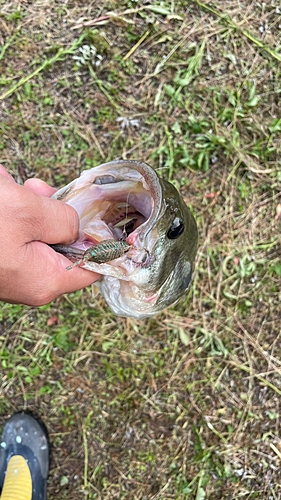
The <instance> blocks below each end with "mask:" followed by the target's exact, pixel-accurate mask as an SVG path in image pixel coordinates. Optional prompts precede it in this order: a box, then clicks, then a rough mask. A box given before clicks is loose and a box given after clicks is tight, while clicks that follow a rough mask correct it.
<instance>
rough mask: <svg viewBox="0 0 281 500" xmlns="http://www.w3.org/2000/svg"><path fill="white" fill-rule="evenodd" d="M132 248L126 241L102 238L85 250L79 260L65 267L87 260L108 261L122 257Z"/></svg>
mask: <svg viewBox="0 0 281 500" xmlns="http://www.w3.org/2000/svg"><path fill="white" fill-rule="evenodd" d="M132 248H134V247H132V246H131V245H129V244H128V243H126V241H115V240H104V241H101V242H100V243H97V244H96V245H93V246H92V247H91V248H89V249H88V250H86V252H85V253H84V255H83V257H82V258H81V259H80V260H78V261H77V262H75V264H72V266H68V267H67V268H66V269H72V268H73V267H75V266H79V264H82V263H83V262H85V261H89V260H90V261H92V262H96V263H97V264H103V263H104V262H110V261H111V260H114V259H118V258H119V257H122V255H124V254H125V253H127V252H128V251H129V250H131V249H132Z"/></svg>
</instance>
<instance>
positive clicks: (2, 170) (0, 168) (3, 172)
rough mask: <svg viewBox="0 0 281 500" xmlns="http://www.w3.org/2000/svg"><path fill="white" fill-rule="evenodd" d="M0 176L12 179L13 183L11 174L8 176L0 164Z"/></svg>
mask: <svg viewBox="0 0 281 500" xmlns="http://www.w3.org/2000/svg"><path fill="white" fill-rule="evenodd" d="M0 175H4V177H8V178H9V179H13V181H14V178H13V177H12V176H11V174H8V172H7V171H6V170H5V168H4V167H3V165H1V164H0Z"/></svg>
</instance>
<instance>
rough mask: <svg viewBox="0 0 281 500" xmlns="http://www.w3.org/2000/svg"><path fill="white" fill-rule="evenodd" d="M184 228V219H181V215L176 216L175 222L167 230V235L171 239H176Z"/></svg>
mask: <svg viewBox="0 0 281 500" xmlns="http://www.w3.org/2000/svg"><path fill="white" fill-rule="evenodd" d="M183 230H184V223H183V220H182V219H180V218H179V217H176V218H175V219H174V221H173V224H172V225H171V227H170V229H169V230H168V232H167V237H168V238H169V240H175V239H176V238H178V237H179V236H180V235H181V234H182V233H183Z"/></svg>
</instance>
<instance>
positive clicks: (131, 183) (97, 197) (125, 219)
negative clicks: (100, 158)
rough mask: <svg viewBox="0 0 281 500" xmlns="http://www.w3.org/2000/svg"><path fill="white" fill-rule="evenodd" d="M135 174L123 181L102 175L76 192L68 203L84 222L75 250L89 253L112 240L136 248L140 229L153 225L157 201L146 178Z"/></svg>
mask: <svg viewBox="0 0 281 500" xmlns="http://www.w3.org/2000/svg"><path fill="white" fill-rule="evenodd" d="M132 172H133V175H131V176H130V175H124V176H122V177H120V176H118V175H117V174H116V175H112V173H109V174H106V175H98V176H97V177H95V179H94V180H93V179H92V180H91V183H88V184H86V185H85V183H84V185H82V183H81V187H79V185H78V186H77V188H76V189H75V188H74V192H73V193H72V195H71V193H70V195H69V199H66V200H65V201H67V203H69V204H70V205H72V206H73V208H75V210H76V211H77V212H78V215H79V218H80V232H79V239H78V240H77V241H76V242H75V243H74V244H72V245H71V246H73V247H76V248H79V249H81V250H83V251H85V250H87V249H88V248H90V247H91V246H93V245H95V244H97V243H99V242H100V241H104V240H108V239H113V240H116V241H126V240H127V239H128V243H129V244H131V245H134V243H135V241H136V239H137V235H138V233H139V228H140V227H142V228H143V226H144V224H149V221H150V219H151V216H152V213H153V207H154V199H153V196H152V194H151V190H150V188H149V186H148V183H147V182H146V180H145V179H144V177H143V175H141V173H140V172H136V171H135V170H132ZM136 174H137V175H136ZM66 198H68V196H67V195H66ZM137 229H138V231H136V230H137Z"/></svg>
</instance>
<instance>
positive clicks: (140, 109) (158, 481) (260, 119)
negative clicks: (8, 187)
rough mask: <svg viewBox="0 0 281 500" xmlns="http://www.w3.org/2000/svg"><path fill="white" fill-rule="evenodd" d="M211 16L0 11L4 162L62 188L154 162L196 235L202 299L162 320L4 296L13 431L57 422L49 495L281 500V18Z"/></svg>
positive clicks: (7, 401) (183, 11)
mask: <svg viewBox="0 0 281 500" xmlns="http://www.w3.org/2000/svg"><path fill="white" fill-rule="evenodd" d="M202 2H203V0H202ZM101 5H102V6H101ZM205 5H207V6H209V10H208V9H206V8H205V7H204V4H203V3H202V4H201V3H200V2H196V1H195V0H194V1H191V0H190V1H187V0H183V1H181V2H180V1H177V0H175V1H172V2H171V3H169V2H165V1H163V2H161V4H160V3H159V2H158V3H157V1H155V3H153V2H149V1H143V2H141V0H140V1H135V2H133V1H128V2H126V1H123V0H121V1H119V2H102V3H101V2H97V1H85V0H80V1H79V0H76V1H72V0H69V1H68V0H62V1H59V0H58V1H45V0H40V1H36V0H25V1H22V2H16V1H11V2H9V1H6V0H5V1H3V0H2V1H0V6H1V7H0V12H1V13H0V94H1V95H0V98H1V99H0V148H1V163H3V165H4V166H5V167H6V168H7V169H8V170H9V171H10V172H11V173H13V175H14V176H15V177H16V179H17V180H18V181H19V182H22V181H24V180H25V179H26V178H29V177H32V176H38V177H40V178H42V179H44V180H45V181H47V182H49V183H50V184H51V185H53V186H58V187H59V186H62V185H64V184H65V183H66V182H67V181H70V180H72V179H74V178H75V177H77V175H78V174H79V173H80V172H81V171H82V170H83V169H85V168H88V167H91V166H94V165H97V164H99V163H100V162H103V161H107V160H111V159H114V158H120V157H123V158H129V159H141V160H144V161H147V162H148V163H150V164H151V165H152V166H154V168H156V169H158V172H159V174H160V175H162V176H163V177H165V178H167V179H170V180H172V181H173V182H174V183H175V184H176V185H177V187H178V188H179V189H180V191H181V192H182V194H183V196H184V197H185V199H186V201H187V203H188V204H189V205H190V206H191V207H192V210H193V213H194V214H195V217H196V220H197V223H198V226H199V233H200V247H199V251H198V256H197V263H196V273H195V277H194V284H193V287H192V291H191V293H190V295H189V297H188V298H185V299H183V300H181V302H180V303H179V304H178V305H177V306H176V307H172V308H170V309H169V310H167V311H165V312H164V313H163V314H160V315H159V316H157V317H155V318H154V319H150V320H143V321H139V322H138V321H133V320H130V319H120V318H116V317H115V316H114V315H113V314H112V313H111V312H110V310H109V308H108V306H107V304H106V303H105V301H104V300H103V299H102V298H97V299H94V298H93V297H92V295H91V291H90V289H89V290H84V291H82V292H78V293H75V294H70V295H68V296H64V297H61V298H60V299H58V300H57V301H55V302H54V303H52V304H50V305H48V306H45V307H41V308H39V309H33V308H27V307H23V306H16V305H13V306H11V305H7V304H6V305H5V304H2V307H1V311H0V320H1V322H0V335H1V337H0V339H1V351H0V357H1V364H2V368H1V378H2V383H1V392H0V394H1V395H0V415H1V417H0V423H1V425H3V424H4V423H5V421H6V419H7V418H8V416H9V415H11V414H12V413H13V412H14V411H15V410H18V409H21V408H27V409H30V410H33V411H35V412H36V413H37V414H39V415H40V416H42V417H43V418H44V420H45V422H46V425H47V427H48V429H49V432H50V440H51V443H52V458H51V473H50V482H49V499H55V498H56V499H57V498H59V499H61V500H63V499H68V500H71V499H77V498H78V499H83V498H89V499H103V500H109V499H114V498H116V499H130V500H146V499H150V500H152V499H160V498H161V499H162V498H164V499H178V500H187V499H190V500H191V499H194V500H202V499H204V498H207V499H210V500H219V499H236V498H243V499H253V498H259V499H272V500H276V499H280V498H281V472H280V470H281V468H280V465H281V463H280V460H281V440H280V436H279V434H280V413H281V407H280V396H281V349H280V320H281V307H280V300H281V296H280V276H281V264H280V239H279V238H280V229H281V228H280V218H281V215H280V217H279V219H278V204H279V208H280V203H281V202H280V191H281V162H280V136H281V119H280V93H281V84H280V69H281V66H280V61H281V50H280V47H281V45H280V41H279V40H280V27H281V16H280V11H281V7H280V2H278V1H277V0H267V1H266V2H263V3H262V2H254V1H251V0H245V1H240V0H225V1H224V2H220V1H219V0H214V1H213V2H212V3H210V2H208V0H205ZM210 9H211V11H210ZM108 12H114V13H115V14H112V15H111V17H109V18H106V19H104V20H103V21H102V22H101V23H99V22H96V23H94V24H93V25H92V26H89V27H88V28H81V27H80V28H77V29H73V28H74V27H75V25H77V24H78V25H79V24H81V23H82V22H84V21H89V20H94V19H97V18H99V17H103V16H106V15H107V14H108ZM124 12H125V14H124V15H118V16H117V14H120V13H124ZM83 46H84V48H83V51H84V56H83V54H82V52H81V51H80V50H79V49H80V48H81V47H83ZM85 46H88V47H90V48H92V53H91V57H90V59H89V49H87V48H85ZM93 47H94V48H95V49H96V55H94V52H95V49H93ZM59 51H60V52H59ZM87 51H88V52H87ZM87 54H88V55H87ZM74 56H78V59H74ZM98 56H100V57H98ZM87 58H88V59H87ZM34 72H37V74H36V75H34V76H33V77H31V78H29V77H30V76H31V75H32V74H33V73H34ZM10 90H11V92H10Z"/></svg>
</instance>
